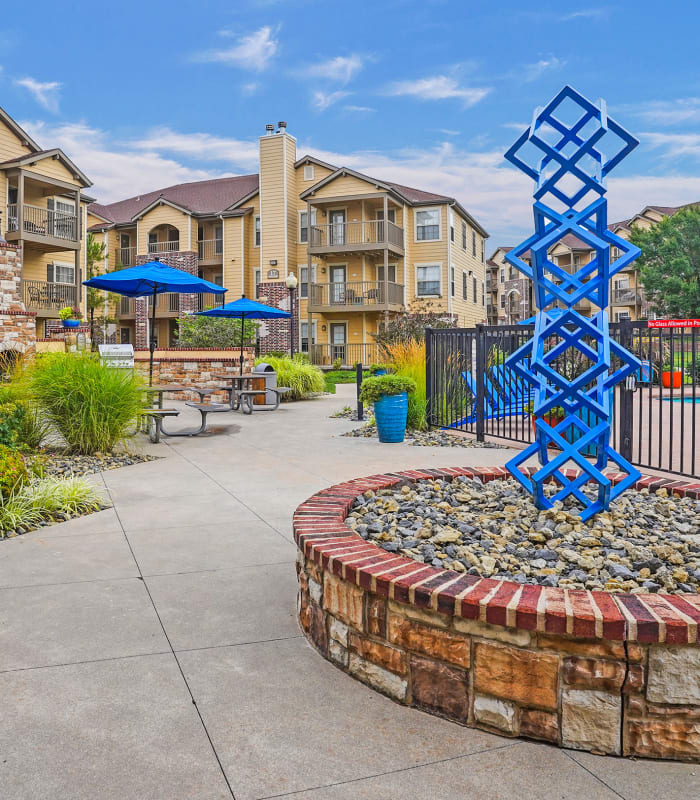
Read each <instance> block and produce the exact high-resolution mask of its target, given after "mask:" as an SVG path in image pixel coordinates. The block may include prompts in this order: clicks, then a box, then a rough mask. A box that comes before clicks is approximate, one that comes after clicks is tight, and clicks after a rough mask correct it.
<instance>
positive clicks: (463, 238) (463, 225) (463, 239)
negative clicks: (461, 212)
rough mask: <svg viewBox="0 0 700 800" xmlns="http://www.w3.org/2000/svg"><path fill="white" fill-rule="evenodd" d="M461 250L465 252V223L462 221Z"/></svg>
mask: <svg viewBox="0 0 700 800" xmlns="http://www.w3.org/2000/svg"><path fill="white" fill-rule="evenodd" d="M462 250H464V252H465V253H466V252H467V223H466V222H464V220H462Z"/></svg>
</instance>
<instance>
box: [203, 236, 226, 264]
mask: <svg viewBox="0 0 700 800" xmlns="http://www.w3.org/2000/svg"><path fill="white" fill-rule="evenodd" d="M223 255H224V242H223V239H200V240H199V241H198V242H197V257H198V258H199V260H200V262H208V263H210V264H221V263H222V258H223Z"/></svg>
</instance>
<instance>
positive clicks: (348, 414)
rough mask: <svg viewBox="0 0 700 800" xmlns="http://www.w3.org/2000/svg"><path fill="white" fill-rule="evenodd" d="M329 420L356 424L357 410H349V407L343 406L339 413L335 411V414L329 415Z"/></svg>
mask: <svg viewBox="0 0 700 800" xmlns="http://www.w3.org/2000/svg"><path fill="white" fill-rule="evenodd" d="M330 418H331V419H351V420H353V421H355V422H357V409H356V408H350V406H345V408H342V409H341V410H340V411H336V412H335V414H331V417H330Z"/></svg>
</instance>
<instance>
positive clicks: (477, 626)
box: [294, 468, 700, 761]
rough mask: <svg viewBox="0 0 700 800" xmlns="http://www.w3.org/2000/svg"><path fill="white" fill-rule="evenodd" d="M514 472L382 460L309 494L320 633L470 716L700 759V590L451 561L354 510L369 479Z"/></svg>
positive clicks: (309, 623) (325, 641)
mask: <svg viewBox="0 0 700 800" xmlns="http://www.w3.org/2000/svg"><path fill="white" fill-rule="evenodd" d="M506 474H507V473H506V470H505V469H504V468H491V469H489V468H484V469H467V468H449V469H444V470H416V471H408V472H401V473H391V474H387V475H375V476H371V477H368V478H361V479H357V480H353V481H348V482H346V483H343V484H339V485H337V486H333V487H330V488H329V489H326V490H324V491H322V492H319V493H318V494H316V495H314V496H313V497H311V498H310V499H309V500H308V501H306V502H305V503H303V504H302V505H301V506H299V508H298V509H297V511H296V513H295V516H294V536H295V540H296V542H297V544H298V546H299V556H298V574H299V584H300V592H299V618H300V623H301V626H302V628H303V630H304V632H305V633H306V635H307V636H308V637H309V639H310V640H311V641H312V642H313V644H314V645H315V647H316V648H317V649H318V650H319V651H320V652H321V653H322V654H323V655H324V657H326V658H328V659H329V660H330V661H332V662H333V663H335V664H336V665H338V666H339V667H341V668H343V669H345V670H346V671H348V672H349V673H350V674H352V675H353V676H354V677H356V678H358V679H359V680H362V681H363V682H365V683H367V684H369V685H370V686H372V687H374V688H375V689H377V690H379V691H381V692H383V693H384V694H387V695H389V696H390V697H392V698H393V699H395V700H397V701H398V702H401V703H404V704H406V705H412V706H415V707H418V708H421V709H423V710H425V711H428V712H430V713H434V714H439V715H441V716H445V717H447V718H449V719H451V720H454V721H456V722H459V723H461V724H464V725H469V726H473V727H479V728H484V729H486V730H490V731H494V732H499V733H502V734H505V735H509V736H522V737H527V738H533V739H540V740H544V741H549V742H552V743H555V744H558V745H560V746H563V747H570V748H575V749H583V750H591V751H595V752H601V753H613V754H622V755H629V756H646V757H656V758H673V759H679V760H690V761H700V647H699V646H698V623H700V595H698V594H691V593H685V594H647V593H638V594H627V593H620V594H611V593H609V592H602V591H587V590H584V589H562V588H557V587H545V586H539V585H528V584H521V583H517V582H515V581H511V580H503V579H498V580H495V579H493V578H485V577H480V576H478V575H470V574H466V573H459V572H456V571H453V570H445V569H438V568H436V567H434V566H432V565H430V564H424V563H416V562H415V561H413V560H411V559H409V558H407V557H405V556H403V555H400V554H396V553H389V552H386V551H385V550H383V549H381V548H379V547H378V546H377V545H375V544H372V543H371V542H368V541H365V540H364V539H362V538H361V536H359V535H358V534H356V533H354V532H353V531H352V530H350V528H349V527H348V526H347V524H346V523H345V519H346V517H347V515H348V512H349V511H350V509H351V507H352V506H353V503H354V502H355V500H356V498H357V497H358V496H359V495H362V494H363V493H365V492H372V491H373V492H376V491H378V490H382V489H388V488H392V487H393V488H399V489H400V487H401V486H402V485H408V486H411V485H412V484H414V483H415V482H416V481H420V480H430V481H435V480H441V479H444V480H452V479H453V478H455V477H457V476H460V475H463V476H467V477H470V478H471V477H474V476H476V477H478V478H479V479H480V480H481V481H482V482H484V483H488V482H489V481H490V480H493V479H496V478H498V479H501V478H503V477H505V476H506ZM611 477H612V479H613V481H615V480H618V479H621V477H622V476H617V475H614V476H611ZM642 488H648V489H649V491H650V492H654V491H656V490H658V489H661V488H664V489H666V491H667V492H668V493H669V494H678V495H679V496H686V497H689V498H692V499H698V498H699V497H700V484H698V483H695V484H688V483H686V482H681V481H669V480H665V479H661V478H652V477H646V478H643V479H641V480H640V481H639V482H638V484H637V489H642Z"/></svg>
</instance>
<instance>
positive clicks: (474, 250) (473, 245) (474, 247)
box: [472, 231, 476, 258]
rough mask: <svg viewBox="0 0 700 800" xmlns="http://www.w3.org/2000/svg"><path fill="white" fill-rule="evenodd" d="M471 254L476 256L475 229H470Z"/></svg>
mask: <svg viewBox="0 0 700 800" xmlns="http://www.w3.org/2000/svg"><path fill="white" fill-rule="evenodd" d="M472 255H473V256H474V258H476V231H472Z"/></svg>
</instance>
